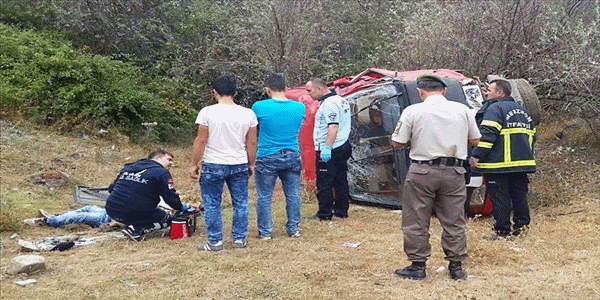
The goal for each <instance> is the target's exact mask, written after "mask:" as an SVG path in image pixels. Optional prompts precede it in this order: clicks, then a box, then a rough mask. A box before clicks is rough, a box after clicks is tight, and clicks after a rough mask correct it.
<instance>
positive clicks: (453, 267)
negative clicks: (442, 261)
mask: <svg viewBox="0 0 600 300" xmlns="http://www.w3.org/2000/svg"><path fill="white" fill-rule="evenodd" d="M448 271H450V278H452V279H454V280H461V279H465V278H467V273H465V271H464V270H463V268H462V263H461V262H460V261H451V262H450V264H449V265H448Z"/></svg>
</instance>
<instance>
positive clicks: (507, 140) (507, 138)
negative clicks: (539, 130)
mask: <svg viewBox="0 0 600 300" xmlns="http://www.w3.org/2000/svg"><path fill="white" fill-rule="evenodd" d="M485 122H487V126H491V127H494V128H498V126H499V127H500V128H501V127H502V126H501V125H500V124H498V123H496V122H494V121H483V122H482V123H481V125H483V123H485ZM499 130H500V135H503V136H504V139H503V143H504V145H503V147H504V161H503V162H486V163H477V167H478V168H481V169H499V168H510V167H532V166H535V160H518V161H513V160H512V155H511V135H513V134H526V135H527V136H528V141H529V147H533V137H534V135H535V133H536V130H535V129H527V128H504V129H499ZM492 146H493V144H492V143H489V142H479V144H477V147H481V148H487V149H491V148H492Z"/></svg>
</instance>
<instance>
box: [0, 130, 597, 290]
mask: <svg viewBox="0 0 600 300" xmlns="http://www.w3.org/2000/svg"><path fill="white" fill-rule="evenodd" d="M563 124H564V120H554V121H553V122H550V123H542V124H540V126H538V133H539V137H540V141H539V142H538V144H537V146H536V151H537V152H536V155H537V161H538V172H537V173H536V174H534V175H532V176H531V178H530V179H531V182H532V184H531V189H532V193H531V204H532V224H531V229H530V230H529V231H528V232H527V233H526V234H525V235H523V236H520V237H518V238H516V239H514V240H512V241H506V240H500V241H487V240H484V239H483V237H485V236H489V235H491V234H492V232H491V227H492V224H493V220H492V219H491V218H482V217H479V218H472V219H469V221H468V227H467V230H468V231H467V234H468V247H469V255H470V258H469V259H468V260H467V261H466V263H465V269H466V271H467V273H468V275H469V277H468V279H467V280H464V281H453V280H451V279H450V278H449V277H448V273H447V269H446V267H447V262H445V261H444V260H443V253H442V250H441V246H440V236H441V227H440V226H439V223H438V222H437V221H436V220H433V221H432V228H431V243H432V247H433V249H432V256H431V258H430V260H429V261H428V264H427V278H426V280H424V281H412V280H404V279H401V278H399V277H397V276H396V275H394V270H395V269H397V268H400V267H404V266H406V265H407V264H408V262H407V261H406V257H405V255H404V253H403V250H402V234H401V231H400V220H401V213H399V212H398V211H391V210H387V209H382V208H375V207H365V206H358V205H351V208H350V218H349V219H343V220H342V219H334V220H333V221H329V222H319V221H309V220H305V219H303V220H302V223H301V229H302V237H300V238H298V239H293V238H288V237H287V236H286V235H285V231H284V229H283V225H284V223H285V207H284V200H283V195H282V192H281V189H280V188H279V187H278V189H277V191H276V195H275V199H274V204H273V212H274V222H275V232H274V238H273V239H272V240H270V241H259V240H256V239H254V238H253V236H254V235H255V234H256V223H255V222H256V215H255V213H254V202H255V201H254V199H255V195H254V187H253V186H251V187H250V190H251V199H250V207H251V210H250V211H251V212H250V226H249V235H248V236H249V238H248V247H247V248H246V249H242V250H235V249H232V247H231V240H230V239H229V238H226V240H225V248H226V250H225V251H223V252H221V253H207V252H199V251H197V250H196V249H195V245H196V244H198V243H200V242H204V241H205V238H206V236H205V234H204V230H203V222H199V228H198V229H199V230H198V233H197V234H196V235H194V236H193V237H191V238H185V239H179V240H170V239H169V238H168V237H167V236H154V237H151V238H148V239H147V240H146V241H144V242H140V243H136V242H133V241H130V240H127V239H124V238H110V239H107V240H104V241H101V242H98V243H95V244H92V245H86V246H81V247H75V248H72V249H69V250H67V251H64V252H41V253H37V254H39V255H42V256H43V257H45V259H46V261H47V270H45V271H41V272H39V273H36V274H32V275H28V276H26V275H17V276H12V275H8V274H6V272H5V271H6V269H7V267H8V266H9V264H10V262H11V260H12V258H13V257H15V256H17V255H21V254H26V253H25V252H23V251H22V250H21V249H20V248H19V247H18V245H17V243H16V240H17V239H18V238H22V239H25V240H30V241H35V240H38V239H41V238H43V237H46V236H51V235H55V236H60V235H68V234H75V233H78V234H84V235H99V234H104V233H103V232H98V231H97V230H95V229H92V228H89V227H86V226H81V225H69V226H66V227H64V228H47V227H25V226H23V225H22V224H21V220H22V219H23V218H31V217H35V216H36V214H37V210H38V209H40V208H43V209H46V210H49V211H53V212H60V211H64V210H67V209H71V208H76V207H78V205H77V204H74V203H73V197H72V188H73V186H74V185H77V184H85V185H89V186H95V187H102V186H107V185H108V184H109V183H110V182H111V181H112V180H113V178H114V176H115V175H116V174H117V172H118V170H119V168H120V167H121V166H122V164H123V163H126V162H130V161H133V160H135V159H137V158H140V157H142V156H144V154H145V153H146V152H148V151H149V150H151V149H153V148H154V147H150V146H146V147H142V146H132V145H130V144H128V143H126V142H123V141H122V140H121V139H119V138H115V137H110V138H98V137H96V136H94V135H92V136H91V137H81V136H79V135H78V136H75V137H73V136H60V135H56V134H54V133H52V132H50V131H48V130H45V129H43V130H42V129H34V128H30V127H27V126H20V125H19V126H17V125H14V124H9V123H6V122H0V125H1V126H0V127H1V135H0V139H1V156H0V170H1V173H0V175H1V177H0V180H1V181H0V183H1V186H0V200H1V202H0V208H1V210H2V211H1V214H0V216H1V217H2V220H0V221H1V222H2V226H3V230H5V231H4V232H2V233H0V250H1V253H0V258H1V260H0V298H2V299H184V298H185V299H349V298H354V299H582V300H583V299H600V271H599V269H600V238H599V237H600V175H599V174H600V145H599V144H600V142H599V141H598V140H597V139H596V138H595V137H594V136H593V135H592V134H590V132H589V130H586V128H585V127H582V128H575V129H573V128H570V129H565V128H563ZM557 131H563V132H564V133H565V136H564V138H563V139H560V140H558V139H556V138H555V137H554V134H555V133H556V132H557ZM192 138H193V137H190V142H189V143H190V144H191V139H192ZM165 148H167V150H169V151H171V152H173V153H174V154H175V156H176V157H175V161H176V164H175V166H174V167H173V169H172V173H173V175H174V178H175V182H176V184H177V189H178V190H179V191H180V193H181V195H182V197H183V198H184V201H189V202H196V203H198V202H199V201H200V198H199V196H198V187H197V183H196V182H194V181H192V180H190V179H188V177H187V175H186V172H187V165H188V161H189V155H190V152H191V148H190V147H177V148H176V147H169V146H166V147H165ZM49 170H54V171H61V172H64V173H65V174H68V175H69V183H68V184H66V185H63V186H59V187H51V186H47V185H39V184H32V183H31V182H30V176H31V175H34V174H38V173H40V172H42V171H49ZM303 198H304V204H303V209H302V212H303V215H304V216H309V215H311V214H313V213H314V212H315V211H316V209H317V205H316V201H315V198H314V196H313V195H310V194H309V193H305V194H304V195H303ZM11 226H12V227H11ZM7 228H12V229H10V230H7ZM230 228H231V206H230V202H229V201H228V200H227V199H225V200H224V234H225V236H226V237H227V236H228V234H229V232H230ZM15 233H16V234H17V235H18V236H19V237H18V238H14V234H15ZM11 236H13V238H11ZM25 278H33V279H36V280H37V283H36V284H33V285H29V286H26V287H20V286H17V285H16V284H15V282H16V281H18V280H22V279H25Z"/></svg>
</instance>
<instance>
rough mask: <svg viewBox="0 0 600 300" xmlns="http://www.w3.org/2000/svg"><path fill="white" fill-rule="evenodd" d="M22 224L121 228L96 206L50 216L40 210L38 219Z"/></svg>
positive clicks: (102, 209) (103, 210) (26, 220)
mask: <svg viewBox="0 0 600 300" xmlns="http://www.w3.org/2000/svg"><path fill="white" fill-rule="evenodd" d="M24 222H25V224H28V225H32V226H44V225H46V226H51V227H60V226H64V225H67V224H73V223H80V224H86V225H89V226H91V227H100V226H101V225H103V224H108V226H110V227H112V228H116V227H121V226H122V224H121V223H119V222H117V221H113V220H111V219H110V217H109V216H108V215H107V214H106V209H104V208H102V207H99V206H96V205H88V206H85V207H82V208H80V209H77V210H70V211H66V212H63V213H60V214H51V213H48V212H46V211H45V210H43V209H40V211H39V217H37V218H32V219H25V220H24Z"/></svg>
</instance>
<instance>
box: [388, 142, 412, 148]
mask: <svg viewBox="0 0 600 300" xmlns="http://www.w3.org/2000/svg"><path fill="white" fill-rule="evenodd" d="M408 145H410V142H408V143H398V142H396V141H392V147H395V148H400V147H404V146H408Z"/></svg>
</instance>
